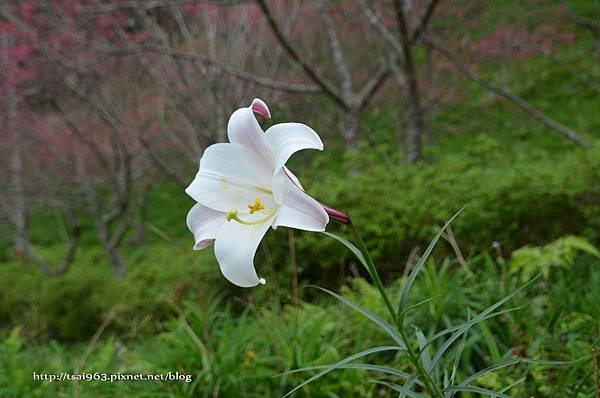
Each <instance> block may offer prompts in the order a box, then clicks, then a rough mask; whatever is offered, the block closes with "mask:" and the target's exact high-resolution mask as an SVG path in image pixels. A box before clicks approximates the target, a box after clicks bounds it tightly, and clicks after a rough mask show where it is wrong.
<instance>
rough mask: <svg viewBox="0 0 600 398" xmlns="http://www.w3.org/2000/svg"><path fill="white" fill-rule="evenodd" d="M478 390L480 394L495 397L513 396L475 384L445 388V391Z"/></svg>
mask: <svg viewBox="0 0 600 398" xmlns="http://www.w3.org/2000/svg"><path fill="white" fill-rule="evenodd" d="M461 391H462V392H476V393H478V394H482V395H486V396H488V397H493V398H513V397H512V395H506V394H504V393H501V392H497V391H493V390H488V389H487V388H481V387H475V386H450V387H448V388H446V389H444V392H452V393H453V392H461Z"/></svg>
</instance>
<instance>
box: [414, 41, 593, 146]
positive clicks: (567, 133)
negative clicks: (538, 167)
mask: <svg viewBox="0 0 600 398" xmlns="http://www.w3.org/2000/svg"><path fill="white" fill-rule="evenodd" d="M421 41H422V42H423V43H425V44H426V45H428V46H430V47H431V48H433V49H434V50H436V51H438V52H439V53H440V54H442V55H443V56H444V57H446V58H447V59H448V60H449V61H450V62H451V63H452V64H453V65H454V66H455V67H456V69H458V71H459V72H461V73H462V74H463V75H465V76H466V77H467V78H469V79H470V80H472V81H473V82H475V83H477V84H479V85H480V86H482V87H483V88H485V89H486V90H488V91H491V92H492V93H494V94H496V95H498V96H500V97H502V98H504V99H507V100H509V101H510V102H512V103H513V104H515V105H517V106H518V107H519V108H521V109H522V110H523V111H525V112H526V113H527V114H528V115H529V116H531V117H532V118H533V119H535V120H537V121H538V122H540V123H542V124H543V125H545V126H546V127H549V128H550V129H552V130H554V131H556V132H557V133H559V134H560V135H562V136H564V137H566V138H568V139H570V140H571V141H573V142H574V143H576V144H577V145H579V146H581V147H582V148H586V149H587V148H589V144H588V143H587V142H586V141H585V140H583V139H582V138H581V137H580V136H579V134H578V133H577V132H575V131H574V130H572V129H570V128H569V127H567V126H565V125H563V124H561V123H559V122H557V121H556V120H554V119H552V118H550V117H549V116H547V115H546V114H545V113H543V112H542V111H540V110H539V109H537V108H536V107H534V106H533V105H531V104H530V103H529V102H527V101H526V100H524V99H523V98H521V97H519V96H518V95H516V94H515V93H513V92H512V91H509V90H507V89H506V88H504V87H501V86H499V85H497V84H495V83H493V82H491V81H488V80H486V79H484V78H483V77H481V76H480V75H478V74H477V73H475V72H474V71H472V70H471V69H469V68H468V67H467V66H466V65H465V64H464V63H462V62H460V61H459V60H458V58H456V57H455V56H454V54H453V53H452V51H451V50H450V49H449V48H448V47H446V46H444V45H443V44H441V43H439V42H437V41H435V40H433V39H432V38H430V37H428V36H422V37H421Z"/></svg>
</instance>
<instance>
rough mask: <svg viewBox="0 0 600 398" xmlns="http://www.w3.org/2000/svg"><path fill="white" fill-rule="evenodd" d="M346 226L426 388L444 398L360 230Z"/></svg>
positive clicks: (432, 393) (351, 225)
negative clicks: (397, 308) (426, 368)
mask: <svg viewBox="0 0 600 398" xmlns="http://www.w3.org/2000/svg"><path fill="white" fill-rule="evenodd" d="M346 225H347V226H348V228H349V229H350V232H352V235H354V237H355V238H356V242H357V243H358V248H359V250H360V251H361V252H362V254H363V256H364V257H365V260H366V261H367V267H368V271H369V274H370V276H371V279H372V280H373V283H374V284H375V287H376V288H377V290H379V294H381V297H382V298H383V301H384V302H385V306H386V307H387V309H388V311H389V313H390V315H391V316H392V319H393V320H394V324H395V326H396V329H398V332H399V333H400V336H401V337H402V340H403V341H404V345H405V346H406V350H407V353H408V357H409V359H410V361H411V362H412V364H413V365H414V366H415V367H416V368H417V370H418V372H419V373H420V374H421V376H422V377H423V380H424V382H425V386H426V388H427V390H428V392H429V393H430V394H431V395H432V396H437V397H440V398H443V396H444V394H443V393H442V391H441V390H440V388H439V387H438V386H437V385H436V384H435V383H434V382H433V379H432V378H431V375H430V374H429V373H428V372H427V371H426V370H425V368H424V367H423V365H422V364H421V362H420V361H419V356H420V355H419V354H417V353H416V352H415V350H414V349H413V348H412V345H411V344H410V340H409V338H408V335H407V334H406V331H405V330H404V324H403V321H402V320H401V319H399V317H398V315H397V314H396V310H395V309H394V306H393V305H392V302H391V300H390V298H389V296H388V294H387V292H386V290H385V288H384V287H383V282H382V281H381V278H380V276H379V273H378V272H377V268H376V267H375V263H374V262H373V259H372V258H371V255H370V254H369V249H367V245H365V242H364V241H363V239H362V237H361V236H360V233H359V232H358V230H357V229H356V227H355V226H354V224H353V223H352V222H349V223H347V224H346Z"/></svg>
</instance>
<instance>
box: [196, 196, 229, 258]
mask: <svg viewBox="0 0 600 398" xmlns="http://www.w3.org/2000/svg"><path fill="white" fill-rule="evenodd" d="M225 222H226V221H225V213H224V212H222V211H216V210H213V209H210V208H208V207H206V206H202V205H201V204H199V203H197V204H195V205H194V206H193V207H192V209H191V210H190V211H189V212H188V215H187V219H186V224H187V227H188V228H189V230H190V231H191V232H192V233H193V234H194V239H195V241H196V243H195V244H194V250H200V249H204V248H205V247H207V246H210V245H211V244H212V243H213V242H214V239H215V238H216V237H217V233H218V232H219V230H220V229H221V227H222V226H223V224H224V223H225Z"/></svg>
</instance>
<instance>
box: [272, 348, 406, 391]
mask: <svg viewBox="0 0 600 398" xmlns="http://www.w3.org/2000/svg"><path fill="white" fill-rule="evenodd" d="M398 350H401V348H400V347H398V346H381V347H373V348H369V349H368V350H364V351H361V352H358V353H356V354H353V355H350V356H349V357H346V358H344V359H342V360H341V361H338V362H336V363H334V364H332V365H329V366H328V367H327V368H325V369H323V370H322V371H320V372H319V373H317V374H316V375H314V376H313V377H311V378H310V379H308V380H305V381H304V382H302V383H301V384H299V385H297V386H296V387H294V388H293V389H291V390H290V391H288V393H287V394H285V395H284V396H283V397H282V398H285V397H289V396H290V395H291V394H293V393H294V392H296V391H298V390H299V389H301V388H302V387H304V386H305V385H307V384H310V383H312V382H313V381H315V380H318V379H320V378H321V377H323V376H325V375H326V374H327V373H329V372H331V371H333V370H336V369H339V368H340V367H341V366H343V365H346V364H347V363H350V362H352V361H354V360H356V359H359V358H362V357H366V356H367V355H371V354H375V353H377V352H382V351H398Z"/></svg>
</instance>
